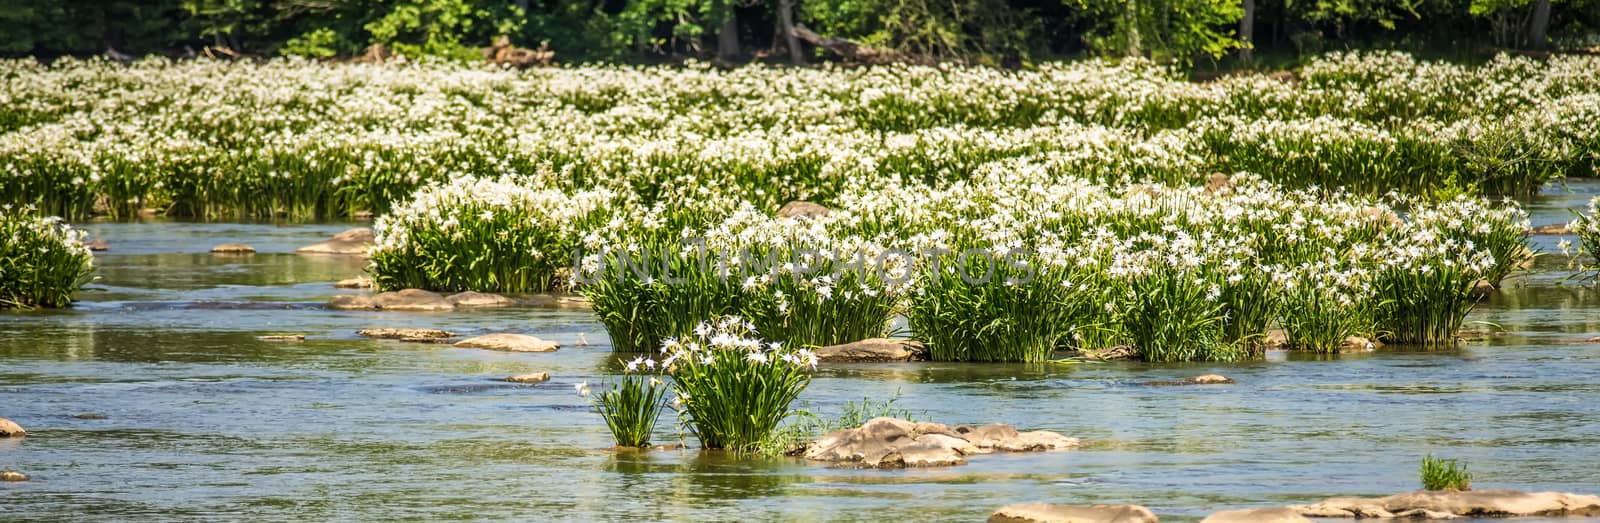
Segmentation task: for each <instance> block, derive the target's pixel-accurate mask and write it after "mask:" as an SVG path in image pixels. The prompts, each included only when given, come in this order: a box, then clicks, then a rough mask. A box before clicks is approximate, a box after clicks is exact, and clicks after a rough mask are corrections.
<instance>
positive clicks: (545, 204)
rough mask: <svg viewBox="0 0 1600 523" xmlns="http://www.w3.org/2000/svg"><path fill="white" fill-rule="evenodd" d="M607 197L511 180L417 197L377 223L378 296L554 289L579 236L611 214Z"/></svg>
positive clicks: (450, 186)
mask: <svg viewBox="0 0 1600 523" xmlns="http://www.w3.org/2000/svg"><path fill="white" fill-rule="evenodd" d="M614 200H616V197H615V196H614V195H613V194H611V193H610V192H606V191H585V192H581V193H578V194H575V195H571V196H569V195H567V194H564V193H562V192H561V191H557V190H538V189H533V188H529V187H526V186H524V185H521V184H518V183H516V182H515V181H513V180H487V179H475V178H465V179H459V180H455V181H452V182H450V183H447V184H442V185H435V186H429V187H427V188H425V189H423V190H421V191H419V192H418V193H417V195H416V197H415V198H414V199H413V200H412V201H411V202H409V203H407V204H405V205H403V206H401V207H399V208H397V209H395V211H394V212H393V213H391V214H389V215H386V216H384V217H383V218H381V219H379V220H378V222H377V224H376V226H375V227H374V229H375V234H376V246H375V248H374V249H373V250H372V252H371V254H372V271H371V272H372V274H373V275H374V278H373V282H374V284H375V285H376V286H377V287H378V288H379V289H384V290H396V289H407V288H419V289H428V290H434V291H443V292H459V291H466V290H473V291H480V292H505V293H526V292H545V291H549V290H551V289H554V288H560V287H562V286H564V285H565V284H566V283H567V282H566V281H564V280H565V279H564V278H562V277H560V276H559V274H560V272H559V270H560V269H565V268H570V267H572V262H573V258H574V255H575V253H576V252H577V249H578V246H579V236H580V232H581V231H583V230H587V229H590V228H593V227H595V226H597V225H598V224H599V223H602V222H603V221H604V219H605V218H606V217H607V216H608V215H609V209H608V208H607V206H609V205H611V204H612V203H613V202H614Z"/></svg>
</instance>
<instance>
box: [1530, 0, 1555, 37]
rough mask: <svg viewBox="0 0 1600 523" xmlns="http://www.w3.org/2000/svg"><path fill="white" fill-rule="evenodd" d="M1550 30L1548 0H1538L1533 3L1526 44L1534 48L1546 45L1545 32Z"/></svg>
mask: <svg viewBox="0 0 1600 523" xmlns="http://www.w3.org/2000/svg"><path fill="white" fill-rule="evenodd" d="M1549 32H1550V0H1539V1H1538V2H1537V3H1535V4H1533V23H1531V24H1529V27H1528V46H1529V47H1532V48H1534V49H1544V48H1545V45H1547V42H1546V41H1545V40H1546V34H1547V33H1549Z"/></svg>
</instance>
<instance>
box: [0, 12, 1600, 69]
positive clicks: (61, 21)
mask: <svg viewBox="0 0 1600 523" xmlns="http://www.w3.org/2000/svg"><path fill="white" fill-rule="evenodd" d="M796 27H799V28H802V30H801V31H800V32H805V33H811V35H810V36H812V37H813V39H812V40H813V43H818V42H815V39H816V38H817V37H819V35H820V37H825V38H827V39H830V40H829V41H830V42H836V43H842V44H843V45H844V46H846V47H847V48H858V47H859V48H865V49H875V50H884V51H887V52H891V53H894V55H895V56H902V57H909V58H911V59H915V60H919V61H933V60H940V61H942V60H955V61H964V62H969V63H980V64H990V65H1020V64H1024V63H1027V62H1030V61H1035V60H1041V59H1048V58H1058V57H1070V56H1084V55H1115V56H1129V55H1142V56H1147V57H1150V58H1152V59H1155V60H1157V61H1164V62H1179V63H1194V62H1196V61H1208V60H1216V59H1226V60H1237V61H1244V62H1250V61H1252V60H1260V59H1262V58H1264V57H1279V58H1280V59H1281V58H1284V57H1287V58H1288V59H1291V60H1292V59H1293V58H1295V57H1299V56H1305V55H1311V54H1316V53H1320V52H1322V51H1326V50H1333V49H1348V48H1367V47H1385V48H1398V49H1406V50H1411V51H1413V52H1418V53H1422V54H1434V55H1441V54H1443V55H1449V56H1455V57H1465V56H1469V55H1474V54H1484V53H1487V52H1490V51H1493V50H1499V49H1528V50H1544V49H1551V48H1559V49H1586V50H1593V49H1595V48H1597V47H1600V0H1433V1H1424V0H560V1H557V0H140V1H133V0H98V1H77V2H62V1H60V0H0V53H4V54H7V55H12V56H25V55H33V56H40V57H50V56H59V55H63V54H77V55H82V54H95V53H101V52H106V51H107V50H108V49H113V50H115V51H117V52H119V53H125V54H129V55H137V54H144V53H161V54H169V55H184V54H191V53H196V52H197V51H196V50H200V52H205V51H212V50H215V51H218V52H223V53H224V54H246V55H258V56H271V55H297V56H309V57H317V58H332V57H341V56H355V55H359V54H361V53H363V52H364V51H365V50H367V49H369V48H370V47H371V46H374V45H381V46H383V47H384V48H385V49H387V50H389V51H392V52H394V53H396V54H400V55H405V56H413V57H416V56H423V55H431V56H441V57H447V58H459V59H481V58H482V56H483V54H482V51H480V48H481V47H483V46H487V45H489V43H490V42H491V41H493V40H494V39H496V38H498V37H501V36H505V37H508V38H509V39H510V41H511V42H513V43H515V44H517V45H521V46H528V47H536V46H539V45H540V44H545V45H547V46H548V47H549V49H551V50H553V51H554V52H555V53H556V56H557V57H558V59H559V60H560V61H564V62H583V61H660V60H673V59H681V58H686V57H698V58H719V59H722V60H726V61H730V62H738V61H745V60H769V59H770V60H787V61H806V60H815V59H827V58H829V57H830V56H833V55H836V54H837V48H836V47H834V46H829V45H823V46H812V45H807V44H805V43H802V42H801V41H800V40H799V39H797V38H795V37H794V34H795V33H796V32H797V31H795V30H794V29H795V28H796Z"/></svg>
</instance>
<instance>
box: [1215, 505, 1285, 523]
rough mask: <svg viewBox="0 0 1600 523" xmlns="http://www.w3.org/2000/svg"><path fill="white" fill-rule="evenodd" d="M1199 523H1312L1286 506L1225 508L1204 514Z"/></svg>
mask: <svg viewBox="0 0 1600 523" xmlns="http://www.w3.org/2000/svg"><path fill="white" fill-rule="evenodd" d="M1200 523H1312V522H1311V520H1310V519H1307V518H1306V517H1305V516H1302V515H1300V513H1299V512H1295V511H1294V510H1293V509H1290V508H1287V507H1270V508H1252V509H1245V510H1226V511H1222V512H1218V513H1216V514H1212V515H1210V516H1206V518H1205V519H1202V520H1200Z"/></svg>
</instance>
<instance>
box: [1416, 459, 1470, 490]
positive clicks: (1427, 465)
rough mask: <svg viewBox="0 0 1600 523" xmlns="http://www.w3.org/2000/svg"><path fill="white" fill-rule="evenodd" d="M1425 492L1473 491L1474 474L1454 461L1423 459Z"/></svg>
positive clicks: (1423, 486)
mask: <svg viewBox="0 0 1600 523" xmlns="http://www.w3.org/2000/svg"><path fill="white" fill-rule="evenodd" d="M1422 489H1423V490H1471V489H1472V474H1471V473H1469V472H1467V466H1466V465H1465V464H1462V463H1458V462H1457V461H1456V460H1454V459H1441V458H1434V457H1433V454H1431V453H1430V454H1428V456H1427V457H1424V458H1422Z"/></svg>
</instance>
